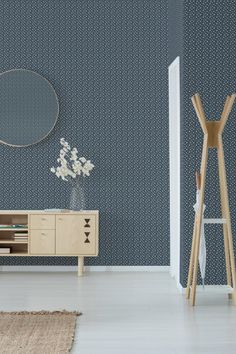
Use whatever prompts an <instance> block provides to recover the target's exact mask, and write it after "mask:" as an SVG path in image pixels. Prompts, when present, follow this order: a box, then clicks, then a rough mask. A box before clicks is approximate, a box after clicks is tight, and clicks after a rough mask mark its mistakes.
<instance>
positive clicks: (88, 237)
mask: <svg viewBox="0 0 236 354" xmlns="http://www.w3.org/2000/svg"><path fill="white" fill-rule="evenodd" d="M96 220H97V219H96V216H95V215H87V214H86V215H75V214H74V215H57V216H56V254H60V255H67V254H68V255H81V256H90V255H91V256H95V255H97V252H98V251H97V248H98V247H97V243H98V241H97V223H96Z"/></svg>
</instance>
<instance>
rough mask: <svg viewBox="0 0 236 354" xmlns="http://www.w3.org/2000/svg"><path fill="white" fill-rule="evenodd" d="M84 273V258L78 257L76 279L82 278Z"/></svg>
mask: <svg viewBox="0 0 236 354" xmlns="http://www.w3.org/2000/svg"><path fill="white" fill-rule="evenodd" d="M83 273H84V257H78V277H82V276H83Z"/></svg>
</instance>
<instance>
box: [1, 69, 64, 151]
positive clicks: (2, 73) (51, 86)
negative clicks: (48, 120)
mask: <svg viewBox="0 0 236 354" xmlns="http://www.w3.org/2000/svg"><path fill="white" fill-rule="evenodd" d="M12 71H27V72H31V73H34V74H35V75H38V76H39V77H40V78H42V79H43V80H45V81H46V83H47V84H48V85H49V86H50V88H51V89H52V91H53V93H54V96H55V99H56V104H57V112H56V115H55V121H54V124H53V125H52V127H51V129H50V130H49V131H48V132H47V134H45V135H44V136H43V137H42V138H40V139H39V140H37V141H35V142H33V143H31V144H26V145H15V144H10V143H7V142H5V141H3V140H1V138H0V144H4V145H7V146H10V147H16V148H24V147H29V146H32V145H36V144H38V143H40V142H41V141H42V140H44V139H46V138H47V137H48V136H49V134H51V132H52V131H53V129H54V128H55V125H56V123H57V121H58V117H59V111H60V109H59V99H58V96H57V93H56V91H55V89H54V87H53V85H52V84H51V82H50V81H49V80H48V79H46V78H45V77H44V76H42V75H41V74H39V73H37V72H36V71H33V70H30V69H22V68H19V69H10V70H6V71H3V72H1V73H0V79H1V76H2V75H4V74H7V73H9V72H12Z"/></svg>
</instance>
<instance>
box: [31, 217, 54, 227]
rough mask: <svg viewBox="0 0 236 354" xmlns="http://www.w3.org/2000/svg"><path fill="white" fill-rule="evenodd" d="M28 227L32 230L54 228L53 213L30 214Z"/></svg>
mask: <svg viewBox="0 0 236 354" xmlns="http://www.w3.org/2000/svg"><path fill="white" fill-rule="evenodd" d="M30 228H31V229H33V230H54V229H55V215H40V214H38V215H30Z"/></svg>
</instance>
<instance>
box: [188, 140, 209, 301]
mask: <svg viewBox="0 0 236 354" xmlns="http://www.w3.org/2000/svg"><path fill="white" fill-rule="evenodd" d="M207 157H208V138H207V135H205V136H204V142H203V151H202V162H201V189H200V195H199V209H198V212H197V221H196V237H195V246H194V256H193V279H192V289H191V304H192V306H194V305H195V298H196V286H197V272H198V255H199V246H200V237H201V225H202V212H203V203H204V192H205V180H206V169H207Z"/></svg>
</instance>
